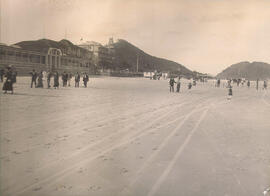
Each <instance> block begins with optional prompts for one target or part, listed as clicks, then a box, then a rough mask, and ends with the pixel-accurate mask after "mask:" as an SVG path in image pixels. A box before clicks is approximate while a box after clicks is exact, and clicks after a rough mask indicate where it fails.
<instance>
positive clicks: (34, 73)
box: [29, 69, 37, 88]
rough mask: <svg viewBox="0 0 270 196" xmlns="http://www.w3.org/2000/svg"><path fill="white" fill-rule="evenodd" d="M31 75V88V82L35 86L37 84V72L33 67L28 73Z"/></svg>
mask: <svg viewBox="0 0 270 196" xmlns="http://www.w3.org/2000/svg"><path fill="white" fill-rule="evenodd" d="M29 74H30V75H31V88H32V87H33V83H34V84H35V87H36V86H37V72H36V71H35V70H34V69H33V71H32V72H30V73H29Z"/></svg>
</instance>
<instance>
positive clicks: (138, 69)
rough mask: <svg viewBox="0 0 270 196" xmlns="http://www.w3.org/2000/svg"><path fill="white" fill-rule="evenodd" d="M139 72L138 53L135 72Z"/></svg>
mask: <svg viewBox="0 0 270 196" xmlns="http://www.w3.org/2000/svg"><path fill="white" fill-rule="evenodd" d="M138 72H139V55H138V54H137V73H138Z"/></svg>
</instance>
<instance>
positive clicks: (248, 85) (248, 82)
mask: <svg viewBox="0 0 270 196" xmlns="http://www.w3.org/2000/svg"><path fill="white" fill-rule="evenodd" d="M247 87H248V88H249V87H250V81H249V80H248V81H247Z"/></svg>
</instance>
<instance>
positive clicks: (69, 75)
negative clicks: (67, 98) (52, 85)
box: [68, 73, 72, 86]
mask: <svg viewBox="0 0 270 196" xmlns="http://www.w3.org/2000/svg"><path fill="white" fill-rule="evenodd" d="M71 78H72V74H71V73H69V74H68V86H70V81H71Z"/></svg>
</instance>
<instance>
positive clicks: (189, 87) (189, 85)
mask: <svg viewBox="0 0 270 196" xmlns="http://www.w3.org/2000/svg"><path fill="white" fill-rule="evenodd" d="M191 88H192V84H191V82H189V83H188V90H190V89H191Z"/></svg>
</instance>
